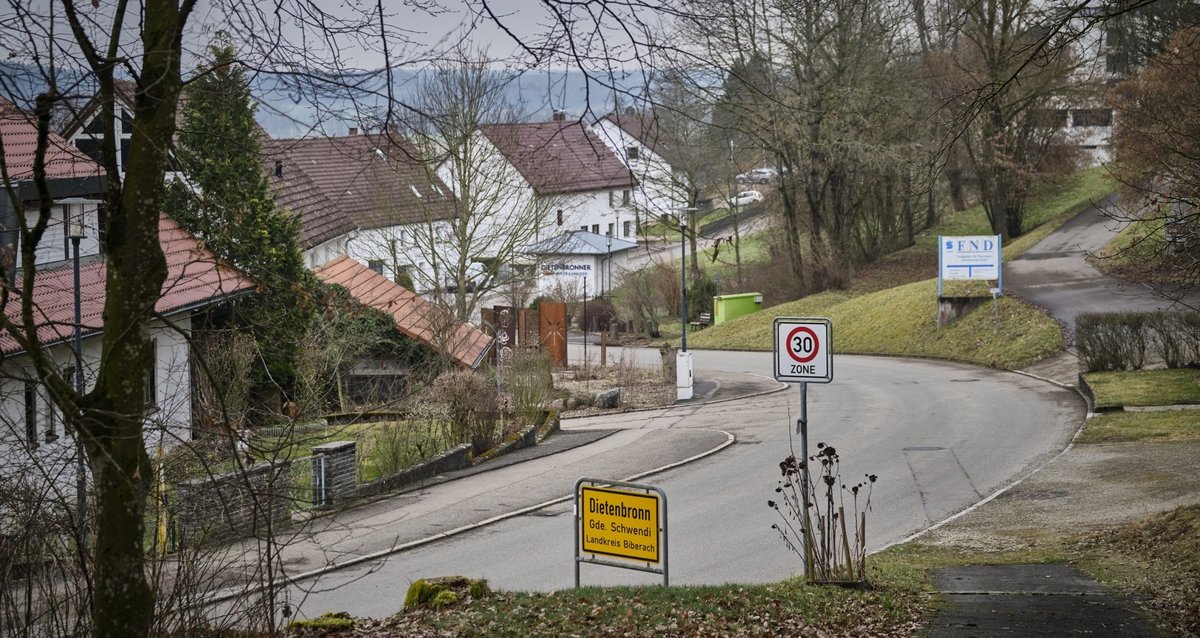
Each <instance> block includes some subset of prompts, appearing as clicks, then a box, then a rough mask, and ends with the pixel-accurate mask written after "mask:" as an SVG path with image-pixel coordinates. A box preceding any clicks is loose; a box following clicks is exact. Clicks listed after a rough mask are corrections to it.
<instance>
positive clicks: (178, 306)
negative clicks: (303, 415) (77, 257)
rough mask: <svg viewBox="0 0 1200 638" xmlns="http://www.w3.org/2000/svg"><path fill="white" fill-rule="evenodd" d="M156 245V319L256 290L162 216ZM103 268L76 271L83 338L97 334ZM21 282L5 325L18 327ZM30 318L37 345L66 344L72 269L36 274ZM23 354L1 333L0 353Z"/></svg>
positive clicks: (94, 262)
mask: <svg viewBox="0 0 1200 638" xmlns="http://www.w3.org/2000/svg"><path fill="white" fill-rule="evenodd" d="M158 241H159V243H160V244H161V245H162V248H163V253H164V254H165V255H166V258H167V279H166V281H164V282H163V287H162V296H161V297H160V298H159V300H158V302H157V303H156V304H155V305H154V309H155V310H156V311H158V312H159V313H160V314H164V315H169V314H172V313H175V312H179V311H181V310H185V309H188V308H193V307H196V306H197V305H201V304H207V303H212V302H215V301H217V300H219V299H221V298H224V297H228V296H230V295H233V294H236V293H239V292H243V291H247V290H250V289H253V288H254V287H255V284H254V282H252V281H250V280H249V279H247V278H246V277H244V276H243V275H241V274H240V273H239V272H237V271H236V270H234V269H232V268H230V267H228V266H226V265H224V264H222V263H219V262H218V261H217V260H216V258H215V257H213V255H212V253H210V252H209V251H208V250H206V249H205V248H204V247H203V246H201V245H200V242H199V241H197V240H196V238H194V237H192V236H191V235H189V234H188V233H187V232H185V231H184V230H183V229H181V228H180V227H179V226H178V225H177V224H176V223H175V222H174V221H172V220H171V219H169V218H168V217H167V216H166V215H162V216H160V217H159V221H158ZM106 275H107V265H106V264H105V262H104V260H103V259H95V258H91V259H89V260H88V263H86V264H85V265H83V266H82V267H81V268H80V271H79V286H80V310H81V319H82V324H83V334H85V335H87V334H92V333H97V332H99V331H100V330H101V329H102V323H103V319H102V314H103V311H104V299H105V277H106ZM20 287H21V281H20V280H19V279H18V280H17V283H16V288H15V290H14V291H13V292H10V293H9V294H10V295H12V297H11V298H10V300H9V303H8V306H7V308H6V309H5V314H7V315H8V317H9V319H10V320H12V321H14V322H15V323H17V324H18V325H20V321H21V319H20V317H21V307H20V299H19V297H17V296H16V291H19V290H20ZM33 306H34V311H33V314H34V317H36V321H37V323H38V331H37V332H38V339H39V340H40V341H41V343H42V344H49V343H53V342H55V341H60V340H65V339H70V338H71V337H72V336H73V330H74V321H75V319H74V317H75V281H74V269H73V268H72V266H71V265H70V264H67V265H66V266H63V267H59V268H55V269H53V270H44V271H39V272H38V273H37V276H36V279H35V280H34V288H33ZM21 350H22V349H21V347H20V346H18V345H17V341H16V340H15V339H14V338H13V336H12V335H11V334H10V333H8V332H7V331H3V332H0V351H2V352H3V353H4V354H14V353H17V352H20V351H21Z"/></svg>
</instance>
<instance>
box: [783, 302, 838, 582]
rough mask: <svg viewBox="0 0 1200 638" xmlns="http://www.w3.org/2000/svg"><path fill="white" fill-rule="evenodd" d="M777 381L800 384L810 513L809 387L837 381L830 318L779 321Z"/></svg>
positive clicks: (804, 487) (808, 563) (803, 477)
mask: <svg viewBox="0 0 1200 638" xmlns="http://www.w3.org/2000/svg"><path fill="white" fill-rule="evenodd" d="M774 327H775V333H774V334H775V348H774V351H775V380H776V381H784V382H788V383H798V384H799V385H800V418H799V419H796V432H797V433H798V434H799V435H800V455H801V459H800V460H801V461H802V464H801V468H802V471H801V472H800V492H801V494H802V495H803V499H804V512H805V515H807V513H808V508H809V502H808V501H809V499H808V480H809V475H808V384H810V383H829V382H830V381H833V324H832V323H831V322H830V321H829V320H828V319H805V318H799V317H776V318H775V326H774ZM804 575H805V576H811V575H812V548H811V547H806V548H804Z"/></svg>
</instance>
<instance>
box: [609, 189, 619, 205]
mask: <svg viewBox="0 0 1200 638" xmlns="http://www.w3.org/2000/svg"><path fill="white" fill-rule="evenodd" d="M616 202H617V200H616V197H615V191H608V207H609V208H612V207H613V206H616V205H617V204H616Z"/></svg>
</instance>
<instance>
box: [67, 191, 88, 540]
mask: <svg viewBox="0 0 1200 638" xmlns="http://www.w3.org/2000/svg"><path fill="white" fill-rule="evenodd" d="M73 206H75V205H74V204H69V205H68V207H69V208H68V216H69V217H70V220H71V221H70V225H69V226H68V228H67V233H68V234H67V236H68V237H69V238H70V239H71V253H72V255H71V259H72V262H73V266H74V275H75V335H74V336H75V340H74V346H75V394H76V396H78V397H82V396H83V316H82V309H81V307H80V285H79V242H80V240H82V239H83V233H84V227H83V206H82V205H79V208H78V214H72V213H71V212H70V207H73ZM79 416H80V415H79V414H76V415H75V521H76V525H77V526H78V528H79V538H80V541H82V540H83V538H84V537H85V536H86V534H87V466H86V464H85V460H84V456H83V439H82V437H81V435H80V428H79V426H80V423H79Z"/></svg>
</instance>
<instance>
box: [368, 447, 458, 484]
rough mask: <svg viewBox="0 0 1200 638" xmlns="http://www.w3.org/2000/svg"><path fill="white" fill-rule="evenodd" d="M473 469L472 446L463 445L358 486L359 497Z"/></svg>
mask: <svg viewBox="0 0 1200 638" xmlns="http://www.w3.org/2000/svg"><path fill="white" fill-rule="evenodd" d="M468 467H471V444H469V443H463V444H462V445H460V446H458V447H456V448H453V449H451V450H450V451H448V452H445V453H443V454H442V455H441V456H437V457H434V458H432V459H429V460H428V461H425V462H424V463H421V464H420V465H414V466H412V467H410V468H407V469H404V470H401V471H399V472H397V473H395V474H392V475H391V476H385V477H383V478H378V479H375V480H374V481H371V482H370V483H363V484H361V485H359V486H358V489H357V491H356V492H357V495H358V496H374V495H377V494H383V493H384V492H390V491H392V490H394V489H398V488H400V487H403V486H405V485H408V484H409V483H416V482H417V481H423V480H426V479H429V478H432V477H434V476H437V475H438V474H442V473H443V472H453V471H454V470H462V469H465V468H468Z"/></svg>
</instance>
